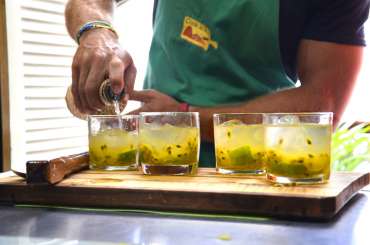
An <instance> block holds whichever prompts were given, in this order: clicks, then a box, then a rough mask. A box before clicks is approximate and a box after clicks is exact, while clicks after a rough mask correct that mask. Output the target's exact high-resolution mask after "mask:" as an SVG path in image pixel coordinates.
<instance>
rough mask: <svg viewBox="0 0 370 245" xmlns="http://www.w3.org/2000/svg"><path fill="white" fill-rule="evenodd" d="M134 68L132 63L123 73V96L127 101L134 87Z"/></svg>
mask: <svg viewBox="0 0 370 245" xmlns="http://www.w3.org/2000/svg"><path fill="white" fill-rule="evenodd" d="M136 72H137V71H136V67H135V65H134V64H133V63H132V64H131V65H130V66H129V67H128V68H127V70H126V71H125V75H124V78H125V96H126V97H127V98H126V99H129V97H130V95H131V94H132V91H133V90H134V85H135V78H136Z"/></svg>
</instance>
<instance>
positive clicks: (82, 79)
mask: <svg viewBox="0 0 370 245" xmlns="http://www.w3.org/2000/svg"><path fill="white" fill-rule="evenodd" d="M84 57H85V58H82V62H81V63H80V74H79V78H78V94H79V96H80V101H81V112H83V113H90V112H92V110H93V109H92V108H90V107H89V104H88V102H87V94H86V90H85V87H86V80H87V77H88V75H89V71H90V63H89V62H88V61H87V55H86V54H85V55H84Z"/></svg>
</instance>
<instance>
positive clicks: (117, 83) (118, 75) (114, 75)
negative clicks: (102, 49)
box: [108, 57, 126, 94]
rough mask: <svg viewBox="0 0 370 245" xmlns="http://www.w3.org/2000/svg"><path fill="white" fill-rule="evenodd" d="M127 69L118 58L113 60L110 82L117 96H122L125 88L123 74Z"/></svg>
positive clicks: (109, 69)
mask: <svg viewBox="0 0 370 245" xmlns="http://www.w3.org/2000/svg"><path fill="white" fill-rule="evenodd" d="M125 68H126V67H125V64H124V63H123V62H122V60H121V59H120V58H118V57H114V58H112V60H111V61H110V63H109V68H108V71H109V81H110V83H111V86H112V89H113V92H114V93H115V94H120V93H121V91H122V89H123V88H124V81H123V73H124V71H125Z"/></svg>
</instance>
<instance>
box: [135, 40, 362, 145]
mask: <svg viewBox="0 0 370 245" xmlns="http://www.w3.org/2000/svg"><path fill="white" fill-rule="evenodd" d="M362 52H363V48H362V47H360V46H350V45H341V44H334V43H328V42H319V41H312V40H303V41H302V42H301V44H300V47H299V51H298V74H299V78H300V81H301V84H302V85H301V87H299V88H293V89H287V90H283V91H278V92H275V93H271V94H269V95H265V96H261V97H258V98H256V99H253V100H250V101H248V102H246V103H241V104H239V105H230V106H220V107H212V108H206V107H196V106H190V111H198V112H200V117H201V122H200V124H201V132H202V138H203V139H205V140H209V141H212V140H213V114H215V113H226V112H228V113H232V112H235V113H238V112H320V111H332V112H334V115H335V116H334V125H336V124H337V123H338V121H339V119H340V117H341V115H342V113H343V111H344V109H345V106H346V104H347V102H348V99H349V97H350V95H351V92H352V89H353V86H354V84H355V81H356V79H357V75H358V73H359V70H360V67H361V61H362ZM165 97H166V95H163V94H159V93H158V92H153V91H135V92H134V93H133V97H132V98H133V99H137V100H139V101H142V102H144V105H143V106H142V108H140V109H139V110H137V111H136V112H140V111H151V110H157V111H165V110H176V108H179V107H178V104H176V102H175V101H174V100H173V99H172V98H165Z"/></svg>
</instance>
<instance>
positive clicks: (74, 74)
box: [72, 53, 82, 110]
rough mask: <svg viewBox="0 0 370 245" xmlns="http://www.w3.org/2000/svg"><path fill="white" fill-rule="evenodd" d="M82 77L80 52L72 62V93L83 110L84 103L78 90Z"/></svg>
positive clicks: (78, 106) (77, 105) (77, 104)
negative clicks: (79, 60) (79, 61)
mask: <svg viewBox="0 0 370 245" xmlns="http://www.w3.org/2000/svg"><path fill="white" fill-rule="evenodd" d="M79 77H80V67H79V63H78V53H76V55H75V56H74V58H73V63H72V95H73V100H74V102H75V105H76V107H77V108H78V109H79V110H81V108H82V103H81V100H80V95H79V92H78V80H79Z"/></svg>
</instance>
